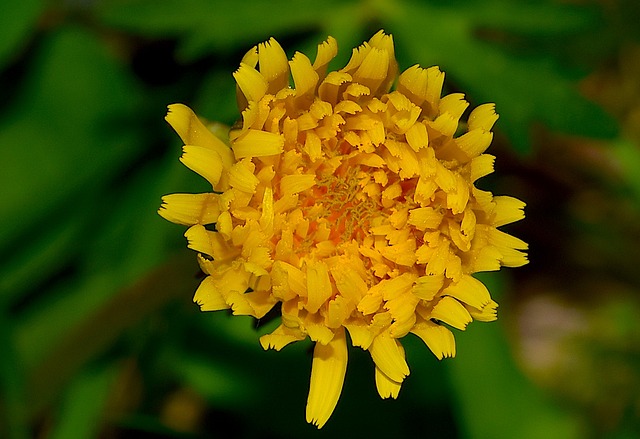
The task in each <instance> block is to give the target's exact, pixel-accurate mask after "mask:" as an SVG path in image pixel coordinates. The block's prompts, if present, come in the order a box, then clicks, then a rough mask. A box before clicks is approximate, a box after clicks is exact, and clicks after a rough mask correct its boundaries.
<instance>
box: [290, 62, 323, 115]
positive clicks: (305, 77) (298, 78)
mask: <svg viewBox="0 0 640 439" xmlns="http://www.w3.org/2000/svg"><path fill="white" fill-rule="evenodd" d="M289 65H290V67H291V76H292V77H293V83H294V85H295V90H296V97H301V96H305V95H309V94H311V93H313V92H315V89H316V85H317V84H318V79H319V76H318V74H317V73H316V71H315V70H314V69H313V66H312V65H311V61H309V58H307V56H306V55H304V54H303V53H300V52H296V54H295V55H294V56H293V58H292V59H291V61H289ZM309 103H311V102H309Z"/></svg>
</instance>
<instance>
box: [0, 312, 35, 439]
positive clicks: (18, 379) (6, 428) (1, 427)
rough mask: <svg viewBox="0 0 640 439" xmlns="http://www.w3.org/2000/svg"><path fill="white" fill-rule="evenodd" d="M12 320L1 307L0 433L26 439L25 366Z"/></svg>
mask: <svg viewBox="0 0 640 439" xmlns="http://www.w3.org/2000/svg"><path fill="white" fill-rule="evenodd" d="M12 323H13V322H12V320H11V318H10V317H9V316H8V315H5V314H4V312H2V311H1V310H0V349H1V350H2V355H0V395H1V396H2V408H3V410H2V412H0V436H2V437H5V435H6V437H8V438H9V439H26V438H28V437H29V434H28V430H29V429H28V423H27V411H28V410H27V398H26V392H25V388H26V385H25V376H24V369H23V368H22V364H21V362H20V360H19V357H18V355H17V352H16V347H15V340H14V338H13V328H12Z"/></svg>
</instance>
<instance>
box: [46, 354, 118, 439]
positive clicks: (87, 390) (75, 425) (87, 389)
mask: <svg viewBox="0 0 640 439" xmlns="http://www.w3.org/2000/svg"><path fill="white" fill-rule="evenodd" d="M118 370H119V367H118V365H113V364H110V365H99V366H95V367H91V368H87V369H85V370H84V371H82V373H79V374H78V375H77V376H76V377H75V378H74V380H73V382H72V383H71V384H70V385H69V387H68V389H67V390H66V392H65V395H64V397H63V398H62V402H61V404H60V406H59V408H58V419H57V421H56V423H55V424H54V426H53V429H52V431H51V433H50V435H49V436H47V437H49V438H50V439H74V438H77V439H83V438H90V437H97V435H98V433H99V432H100V427H101V421H102V418H103V416H104V413H103V409H104V406H105V403H106V400H107V397H108V396H109V393H110V392H109V390H110V389H111V386H112V384H113V382H114V380H115V376H116V374H117V373H118Z"/></svg>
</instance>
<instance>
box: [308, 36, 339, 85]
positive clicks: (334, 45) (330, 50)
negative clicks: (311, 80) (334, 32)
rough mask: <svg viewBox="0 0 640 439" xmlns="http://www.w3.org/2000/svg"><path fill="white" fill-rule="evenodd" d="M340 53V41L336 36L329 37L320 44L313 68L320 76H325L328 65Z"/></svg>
mask: <svg viewBox="0 0 640 439" xmlns="http://www.w3.org/2000/svg"><path fill="white" fill-rule="evenodd" d="M337 54H338V42H337V41H336V39H335V38H333V37H331V36H330V37H329V38H327V40H326V41H325V42H323V43H321V44H318V53H317V55H316V59H315V60H314V61H313V69H314V70H315V71H316V73H317V74H318V76H319V77H320V78H324V77H325V74H326V71H327V65H328V64H329V62H330V61H331V60H332V59H333V58H335V56H336V55H337Z"/></svg>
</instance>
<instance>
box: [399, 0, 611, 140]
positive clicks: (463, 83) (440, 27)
mask: <svg viewBox="0 0 640 439" xmlns="http://www.w3.org/2000/svg"><path fill="white" fill-rule="evenodd" d="M499 4H503V3H502V2H499ZM532 8H533V11H535V7H534V6H533V4H530V5H529V6H528V7H527V8H525V9H524V10H522V11H519V12H517V14H516V15H515V16H514V20H515V22H519V21H526V20H524V19H523V18H522V17H527V14H529V16H528V17H527V19H530V17H531V16H534V17H535V14H532ZM476 10H477V8H469V9H466V8H465V7H463V6H460V5H458V6H457V8H456V7H453V6H451V7H446V6H437V7H436V6H430V5H426V4H418V3H412V2H407V3H406V4H405V5H404V7H403V8H398V10H397V11H396V13H395V14H392V15H390V16H389V24H390V25H391V27H392V29H390V30H392V31H393V32H394V36H395V37H396V38H395V41H396V44H397V45H398V47H399V51H400V52H403V53H405V54H406V56H407V57H408V58H410V59H411V61H412V62H419V63H420V64H421V65H423V66H425V67H428V66H431V65H439V66H440V67H441V68H442V70H443V71H445V73H446V74H448V75H449V76H448V78H449V79H448V81H447V82H446V83H445V86H446V85H447V84H453V83H455V84H456V85H457V86H458V87H460V88H461V89H462V90H464V91H465V92H467V93H468V94H469V95H470V96H471V97H472V99H473V100H474V101H475V103H477V104H480V103H484V102H495V103H496V107H497V111H498V113H499V114H500V117H501V120H500V122H499V125H498V127H499V129H501V130H503V131H504V132H505V133H506V134H507V135H508V136H509V138H510V139H511V141H512V142H513V144H514V146H515V147H516V148H517V149H518V150H519V151H521V152H525V151H528V150H529V149H530V143H531V139H530V131H531V129H532V126H533V125H534V124H536V123H544V124H546V125H547V126H548V127H549V128H551V129H553V130H558V131H561V132H564V133H568V134H575V135H580V136H589V137H613V136H614V135H616V134H617V123H616V122H615V120H614V119H613V117H611V116H610V115H608V114H607V113H605V112H604V110H602V109H601V108H600V107H599V106H597V105H595V104H594V103H592V102H590V101H588V100H587V99H585V98H584V97H583V96H582V95H581V94H580V93H579V92H578V89H577V83H576V80H575V73H574V72H570V71H569V70H568V69H566V68H563V67H562V66H561V64H560V63H559V62H558V61H557V60H555V59H553V58H551V57H543V56H535V55H521V56H518V55H515V54H513V53H510V52H509V51H507V50H506V49H505V48H500V47H498V46H496V45H495V44H493V45H492V44H490V43H489V42H486V41H482V40H480V39H479V38H478V37H477V36H476V34H475V32H476V31H477V30H478V29H479V28H480V27H481V25H482V26H484V25H485V23H487V22H488V23H491V20H489V19H488V17H492V16H491V15H490V13H489V12H488V11H487V12H485V14H484V15H480V18H479V19H478V18H477V17H476V15H475V12H476ZM509 10H511V9H507V11H509ZM551 10H552V9H549V6H543V9H542V10H541V11H539V12H538V14H539V15H540V16H545V15H547V14H550V11H551ZM563 11H564V12H565V15H566V16H571V14H570V13H569V12H567V11H565V9H562V8H560V9H558V10H557V11H556V13H557V14H560V17H563V16H565V15H562V14H563ZM514 13H515V11H514ZM498 15H499V16H503V15H504V13H502V14H498ZM518 17H520V20H518ZM553 20H554V21H558V20H560V18H558V17H555V18H554V19H553ZM501 21H504V20H499V19H496V20H495V22H501ZM533 21H534V22H536V21H538V20H533ZM578 21H580V20H578ZM552 27H553V26H552ZM549 32H551V31H549ZM554 32H557V29H555V27H554Z"/></svg>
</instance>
